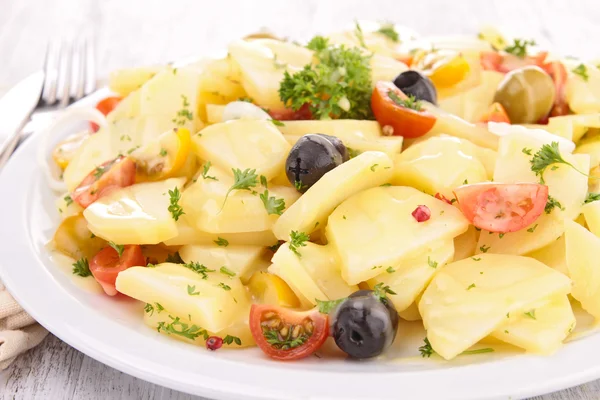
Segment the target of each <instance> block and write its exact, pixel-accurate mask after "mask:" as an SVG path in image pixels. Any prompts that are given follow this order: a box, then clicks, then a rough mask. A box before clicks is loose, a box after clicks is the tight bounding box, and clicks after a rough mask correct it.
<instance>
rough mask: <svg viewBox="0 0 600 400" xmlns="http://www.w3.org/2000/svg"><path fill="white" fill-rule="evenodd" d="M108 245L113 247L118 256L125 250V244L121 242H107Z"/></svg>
mask: <svg viewBox="0 0 600 400" xmlns="http://www.w3.org/2000/svg"><path fill="white" fill-rule="evenodd" d="M108 245H109V246H110V247H112V248H113V249H115V251H116V252H117V254H118V255H119V258H121V256H122V255H123V251H124V250H125V246H124V245H122V244H116V243H115V242H108Z"/></svg>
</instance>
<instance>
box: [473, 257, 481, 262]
mask: <svg viewBox="0 0 600 400" xmlns="http://www.w3.org/2000/svg"><path fill="white" fill-rule="evenodd" d="M471 259H472V260H473V261H481V257H471Z"/></svg>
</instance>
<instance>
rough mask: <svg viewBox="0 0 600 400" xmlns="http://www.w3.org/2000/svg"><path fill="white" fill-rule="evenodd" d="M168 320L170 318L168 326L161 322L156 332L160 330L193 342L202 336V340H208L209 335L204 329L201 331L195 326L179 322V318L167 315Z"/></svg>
mask: <svg viewBox="0 0 600 400" xmlns="http://www.w3.org/2000/svg"><path fill="white" fill-rule="evenodd" d="M169 318H171V322H170V323H168V324H167V323H165V322H162V321H161V322H159V323H158V326H157V327H156V330H157V331H158V332H160V331H161V330H162V331H163V332H165V333H167V334H169V335H177V336H181V337H184V338H186V339H191V340H194V339H196V338H197V337H200V336H202V337H203V338H204V340H207V339H208V337H209V335H208V332H207V331H206V329H202V328H201V327H199V326H197V325H191V326H190V325H188V324H186V323H185V322H181V320H180V319H179V317H176V318H175V317H173V316H171V315H169Z"/></svg>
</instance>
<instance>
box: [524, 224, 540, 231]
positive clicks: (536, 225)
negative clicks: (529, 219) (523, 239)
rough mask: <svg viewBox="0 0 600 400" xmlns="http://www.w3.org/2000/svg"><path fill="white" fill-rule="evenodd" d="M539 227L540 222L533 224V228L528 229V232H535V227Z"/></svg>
mask: <svg viewBox="0 0 600 400" xmlns="http://www.w3.org/2000/svg"><path fill="white" fill-rule="evenodd" d="M537 227H538V224H535V225H534V226H532V227H531V228H529V229H527V232H529V233H533V232H535V229H536V228H537Z"/></svg>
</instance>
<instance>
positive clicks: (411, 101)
mask: <svg viewBox="0 0 600 400" xmlns="http://www.w3.org/2000/svg"><path fill="white" fill-rule="evenodd" d="M388 97H389V98H390V99H391V100H392V101H393V102H394V103H396V104H397V105H399V106H400V107H404V108H409V109H411V110H415V111H421V110H422V109H423V107H422V105H421V101H420V100H417V99H416V98H415V96H413V95H409V96H408V98H407V99H406V100H405V99H402V98H400V96H398V94H397V93H396V92H394V91H393V90H390V91H389V92H388Z"/></svg>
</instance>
